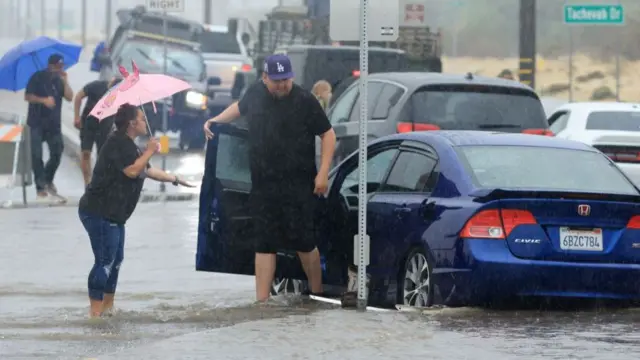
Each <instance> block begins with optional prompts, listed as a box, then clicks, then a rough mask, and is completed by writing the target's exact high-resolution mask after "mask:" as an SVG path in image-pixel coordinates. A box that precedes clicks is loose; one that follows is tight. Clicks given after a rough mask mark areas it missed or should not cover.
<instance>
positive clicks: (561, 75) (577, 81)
mask: <svg viewBox="0 0 640 360" xmlns="http://www.w3.org/2000/svg"><path fill="white" fill-rule="evenodd" d="M443 67H444V71H445V72H450V73H467V72H472V73H475V74H478V75H485V76H497V74H498V73H500V71H502V70H503V69H511V70H512V71H513V73H514V74H517V73H518V59H517V58H506V59H497V58H468V57H458V58H450V57H446V58H444V59H443ZM638 68H640V61H635V62H630V61H625V60H621V61H620V99H621V100H622V101H633V102H636V101H637V102H640V72H638V70H637V69H638ZM568 71H569V61H568V57H562V58H557V59H544V58H541V57H538V69H537V74H536V75H537V76H536V90H537V91H538V92H539V93H540V94H541V95H543V96H552V97H558V98H565V99H568V96H569V92H568V90H567V89H568V84H569V78H568V77H569V75H568ZM573 79H574V81H573V97H574V101H588V100H590V99H591V97H592V94H593V93H594V91H595V90H596V89H598V88H600V89H599V91H598V93H599V94H600V95H601V96H598V99H594V100H605V101H606V100H615V91H616V79H615V62H614V61H613V60H612V61H611V62H608V63H605V62H601V61H596V60H593V59H590V58H588V57H586V56H584V55H580V54H577V55H574V57H573ZM605 87H608V88H609V90H610V91H611V94H610V95H609V96H607V94H606V88H605Z"/></svg>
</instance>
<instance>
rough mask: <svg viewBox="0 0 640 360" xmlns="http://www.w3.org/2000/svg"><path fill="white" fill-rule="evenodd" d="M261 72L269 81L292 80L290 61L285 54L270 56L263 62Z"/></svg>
mask: <svg viewBox="0 0 640 360" xmlns="http://www.w3.org/2000/svg"><path fill="white" fill-rule="evenodd" d="M263 71H264V72H265V73H266V74H267V76H268V77H269V79H271V80H286V79H291V78H293V76H294V74H293V70H292V69H291V59H289V57H288V56H287V55H285V54H274V55H270V56H269V57H267V58H266V59H265V60H264V69H263Z"/></svg>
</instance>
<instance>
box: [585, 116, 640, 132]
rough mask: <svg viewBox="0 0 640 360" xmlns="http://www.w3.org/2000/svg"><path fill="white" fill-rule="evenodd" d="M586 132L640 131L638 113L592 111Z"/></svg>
mask: <svg viewBox="0 0 640 360" xmlns="http://www.w3.org/2000/svg"><path fill="white" fill-rule="evenodd" d="M586 129H587V130H614V131H640V111H594V112H592V113H590V114H589V116H588V117H587V126H586Z"/></svg>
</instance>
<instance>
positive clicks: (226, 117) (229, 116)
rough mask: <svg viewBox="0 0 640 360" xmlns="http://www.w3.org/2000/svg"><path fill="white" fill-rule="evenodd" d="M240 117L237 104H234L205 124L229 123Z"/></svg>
mask: <svg viewBox="0 0 640 360" xmlns="http://www.w3.org/2000/svg"><path fill="white" fill-rule="evenodd" d="M239 117H240V107H239V106H238V102H237V101H236V102H234V103H233V104H231V105H229V106H228V107H227V108H226V109H224V111H223V112H221V113H220V114H218V115H216V116H214V117H212V118H211V119H209V120H208V121H207V122H216V123H221V124H226V123H230V122H232V121H233V120H235V119H237V118H239Z"/></svg>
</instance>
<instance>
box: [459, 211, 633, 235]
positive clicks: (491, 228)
mask: <svg viewBox="0 0 640 360" xmlns="http://www.w3.org/2000/svg"><path fill="white" fill-rule="evenodd" d="M530 224H534V225H535V224H537V222H536V219H535V217H533V214H531V212H529V211H526V210H515V209H502V210H498V209H491V210H482V211H480V212H479V213H477V214H475V215H474V216H473V217H472V218H471V219H469V221H467V223H466V225H465V226H464V228H463V229H462V231H461V232H460V237H461V238H475V239H505V238H506V237H507V236H509V234H510V233H511V232H512V231H513V229H515V228H516V227H517V226H519V225H530ZM639 224H640V223H639Z"/></svg>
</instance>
